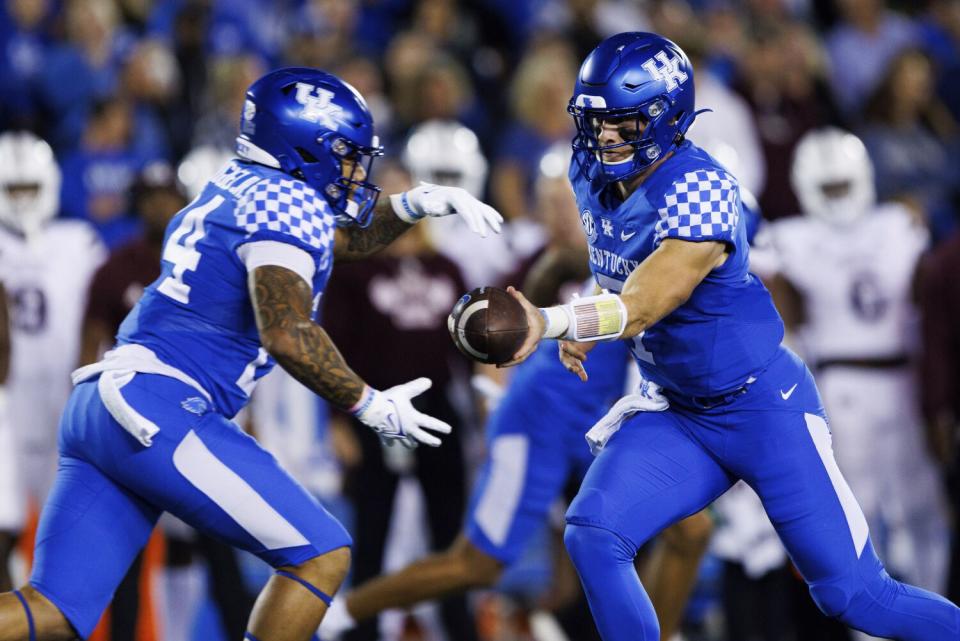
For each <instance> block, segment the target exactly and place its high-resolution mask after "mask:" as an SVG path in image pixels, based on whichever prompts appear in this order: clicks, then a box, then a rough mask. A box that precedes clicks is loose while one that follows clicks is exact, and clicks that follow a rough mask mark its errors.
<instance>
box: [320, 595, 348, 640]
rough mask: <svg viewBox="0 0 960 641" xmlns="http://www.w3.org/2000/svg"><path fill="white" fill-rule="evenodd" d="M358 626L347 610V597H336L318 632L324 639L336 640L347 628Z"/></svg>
mask: <svg viewBox="0 0 960 641" xmlns="http://www.w3.org/2000/svg"><path fill="white" fill-rule="evenodd" d="M355 627H357V622H356V621H355V620H354V619H353V617H352V616H350V613H349V612H347V599H346V598H345V597H339V598H335V599H334V600H333V603H331V604H330V607H329V608H328V609H327V613H326V614H325V615H324V617H323V621H321V622H320V627H319V628H318V629H317V634H318V635H319V636H320V639H321V640H322V641H336V639H339V638H340V635H341V634H343V633H344V632H346V631H347V630H352V629H353V628H355Z"/></svg>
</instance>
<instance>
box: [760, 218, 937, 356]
mask: <svg viewBox="0 0 960 641" xmlns="http://www.w3.org/2000/svg"><path fill="white" fill-rule="evenodd" d="M770 235H771V236H770V238H771V241H772V243H773V246H774V247H775V249H776V251H777V258H778V261H777V263H778V270H779V271H780V273H781V274H782V275H783V276H785V277H786V278H787V280H789V281H790V283H791V284H793V286H794V287H795V288H796V289H797V291H798V293H799V294H800V295H801V296H802V298H803V300H804V309H805V312H806V319H805V323H804V326H803V327H802V329H801V334H800V339H801V341H802V345H803V348H804V350H805V351H806V352H807V356H808V357H809V358H811V359H813V360H814V361H824V360H831V359H838V358H839V359H864V358H867V359H869V358H886V357H894V356H899V355H902V354H905V353H909V352H910V351H912V349H911V347H912V343H913V339H912V336H913V334H914V324H915V321H916V318H915V310H914V308H913V306H912V305H911V303H910V300H911V295H910V290H911V286H912V282H913V277H914V271H915V269H916V265H917V261H918V259H919V257H920V255H921V253H922V252H923V251H924V249H925V248H926V247H927V243H928V234H927V231H926V230H925V229H924V228H922V227H921V226H919V225H917V224H916V223H915V222H914V220H913V218H912V217H911V214H910V212H909V211H908V210H907V209H906V208H905V207H903V206H901V205H898V204H893V203H889V204H884V205H879V206H877V207H876V208H875V209H874V210H873V211H872V212H870V213H869V214H866V215H865V216H863V217H862V218H860V219H858V220H856V221H854V222H853V223H851V224H849V225H831V224H830V223H828V222H827V221H824V220H821V219H817V218H813V217H809V216H804V217H797V218H788V219H784V220H780V221H776V222H774V223H773V224H771V225H770Z"/></svg>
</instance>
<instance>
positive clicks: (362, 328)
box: [323, 163, 476, 641]
mask: <svg viewBox="0 0 960 641" xmlns="http://www.w3.org/2000/svg"><path fill="white" fill-rule="evenodd" d="M377 180H378V182H379V184H381V186H383V187H384V190H385V191H387V192H390V193H395V192H396V191H399V190H400V189H402V184H407V185H409V176H407V175H406V174H405V173H404V172H402V171H400V170H399V169H398V168H397V167H396V166H395V165H393V166H391V165H390V163H384V164H383V165H381V166H380V167H378V168H377ZM464 291H466V289H465V285H464V283H463V279H462V277H461V276H460V271H459V270H458V269H457V266H456V265H455V264H454V263H452V262H450V261H449V260H447V259H446V258H444V257H443V256H440V255H439V254H436V253H434V252H433V251H432V250H431V249H430V247H429V245H428V243H427V242H426V229H425V228H424V227H422V226H417V227H414V228H412V229H411V230H409V231H408V232H406V233H405V234H404V235H403V236H401V237H400V238H399V239H397V240H396V241H395V242H394V243H393V244H391V245H390V247H389V248H387V249H386V250H384V251H383V252H382V253H381V254H378V255H376V256H374V257H373V258H371V259H368V260H365V261H362V262H357V263H351V264H347V265H340V266H338V267H337V269H336V271H335V272H334V276H333V277H332V278H331V280H330V284H329V286H328V287H327V290H326V292H325V293H324V297H323V298H324V304H325V305H329V306H330V307H331V308H334V309H338V310H350V311H351V313H346V314H345V313H340V314H329V315H327V316H325V317H324V320H323V325H324V326H325V327H326V329H327V331H328V332H329V333H330V336H331V338H333V340H334V342H335V343H336V344H337V346H338V347H339V348H340V350H341V352H342V353H343V355H344V357H345V358H346V359H347V362H349V363H350V365H351V366H352V367H353V369H354V370H355V371H356V372H357V373H358V374H359V375H360V376H362V377H363V378H364V379H365V380H366V381H367V382H368V383H369V384H370V385H371V386H373V387H376V388H378V389H386V388H389V387H392V386H394V385H398V384H400V383H403V382H406V381H408V380H411V379H413V378H417V377H420V376H427V377H429V378H430V379H431V380H432V381H433V387H432V388H431V389H429V390H427V391H426V392H424V393H423V394H422V395H420V396H418V397H417V399H416V400H415V401H414V405H416V406H417V408H418V409H419V410H420V411H422V412H426V413H428V414H430V415H431V416H436V417H437V418H439V419H441V420H443V421H446V422H447V423H450V424H451V425H453V433H452V434H451V435H449V436H448V437H447V441H446V442H445V443H444V447H443V448H442V449H437V448H431V447H420V448H417V449H416V450H406V449H403V448H402V447H400V446H397V447H391V448H386V447H385V446H382V445H381V443H380V440H379V438H378V437H377V435H376V434H375V433H373V432H371V431H370V430H369V429H366V428H365V427H363V426H361V425H360V424H359V423H357V422H356V420H355V419H349V420H350V422H351V423H355V426H354V427H356V429H355V430H354V432H355V434H356V436H357V438H358V439H359V441H360V446H361V452H362V458H361V461H360V463H359V464H358V466H357V467H356V468H354V469H352V470H349V472H348V474H349V480H348V494H349V495H350V496H351V497H352V498H353V500H354V504H355V509H356V528H355V530H354V532H353V536H354V547H353V581H354V582H355V583H360V582H362V581H365V580H367V579H370V578H372V577H374V576H377V575H378V574H380V572H381V571H382V570H383V551H384V544H385V542H386V536H387V532H388V530H389V523H390V515H391V512H392V506H393V501H394V494H395V492H396V489H397V484H398V481H399V479H400V474H401V473H410V474H415V475H416V476H417V478H418V479H419V481H420V486H421V489H422V490H423V493H424V497H425V499H426V508H427V515H428V520H429V523H430V541H431V545H432V548H433V549H435V550H441V549H444V548H446V547H448V546H449V545H450V544H451V543H452V542H453V539H454V537H455V536H456V535H457V533H458V531H459V529H460V523H461V519H462V517H463V511H464V508H465V501H466V478H465V474H466V473H465V467H464V457H463V446H462V441H461V439H462V438H463V437H464V436H465V434H464V431H463V430H461V429H460V427H461V426H462V422H461V419H460V418H459V416H458V414H457V412H456V411H455V410H454V408H453V405H452V404H451V401H450V399H449V397H448V392H449V390H448V388H449V386H450V385H451V383H452V381H453V379H454V371H453V369H452V366H451V362H458V361H454V359H456V358H457V356H456V349H455V348H454V346H453V344H452V343H451V341H450V339H449V337H448V335H447V328H446V319H447V314H449V313H450V310H451V309H452V308H453V305H454V304H455V303H456V301H457V299H458V298H459V297H460V295H461V294H462V293H463V292H464ZM384 357H387V359H388V360H389V362H390V363H392V364H393V365H392V366H391V367H390V368H384V367H383V366H382V363H383V359H384ZM337 419H338V420H341V421H342V420H345V419H344V417H343V416H342V415H338V417H337ZM438 479H442V481H438ZM442 619H443V622H444V625H445V627H446V628H447V631H448V634H449V638H451V639H457V640H458V641H469V639H471V638H475V635H476V632H475V629H474V626H473V621H472V618H471V617H470V615H469V614H468V612H467V608H466V599H465V598H463V597H459V598H456V599H450V600H448V601H446V602H445V603H444V604H443V606H442ZM378 638H379V636H378V633H377V623H376V621H375V620H374V621H371V622H367V623H364V624H361V625H360V626H359V627H358V628H357V629H356V630H354V631H353V632H352V633H351V634H350V635H348V636H347V639H349V640H350V641H361V640H369V641H373V640H374V639H378Z"/></svg>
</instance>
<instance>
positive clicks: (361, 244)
mask: <svg viewBox="0 0 960 641" xmlns="http://www.w3.org/2000/svg"><path fill="white" fill-rule="evenodd" d="M412 226H413V225H411V224H410V223H406V222H404V221H402V220H400V218H398V217H397V215H396V214H395V213H394V212H393V207H392V206H391V205H390V199H389V198H380V200H379V201H378V202H377V206H376V209H375V210H374V213H373V222H371V223H370V225H369V226H368V227H357V226H356V225H348V226H345V227H337V231H336V235H335V236H334V239H335V240H334V245H333V257H334V258H335V259H336V260H338V261H347V260H358V259H360V258H365V257H367V256H370V255H371V254H375V253H377V252H378V251H380V250H381V249H383V248H384V247H386V246H387V245H389V244H390V243H392V242H393V241H394V239H395V238H397V236H399V235H400V234H402V233H403V232H405V231H407V230H408V229H410V228H411V227H412Z"/></svg>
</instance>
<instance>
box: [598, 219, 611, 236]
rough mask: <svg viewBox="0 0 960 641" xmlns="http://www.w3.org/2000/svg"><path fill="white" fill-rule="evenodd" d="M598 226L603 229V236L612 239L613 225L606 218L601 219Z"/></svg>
mask: <svg viewBox="0 0 960 641" xmlns="http://www.w3.org/2000/svg"><path fill="white" fill-rule="evenodd" d="M600 225H601V226H602V227H603V235H604V236H609V237H610V238H613V223H612V222H610V221H609V220H608V219H606V218H601V219H600Z"/></svg>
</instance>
